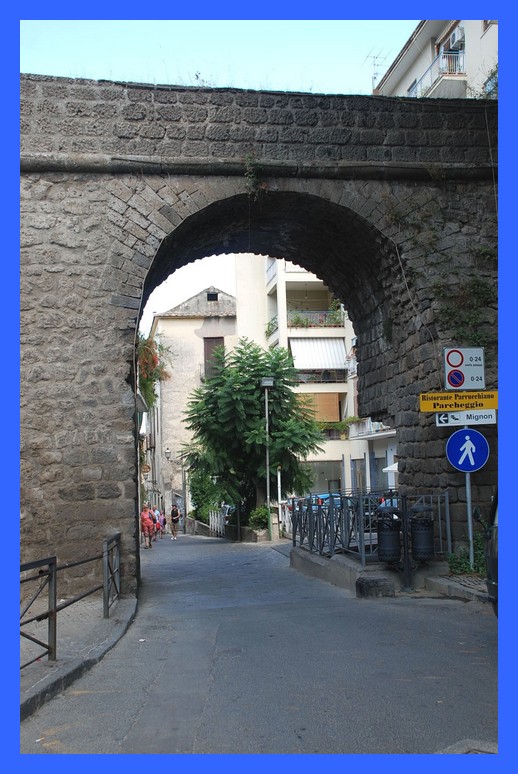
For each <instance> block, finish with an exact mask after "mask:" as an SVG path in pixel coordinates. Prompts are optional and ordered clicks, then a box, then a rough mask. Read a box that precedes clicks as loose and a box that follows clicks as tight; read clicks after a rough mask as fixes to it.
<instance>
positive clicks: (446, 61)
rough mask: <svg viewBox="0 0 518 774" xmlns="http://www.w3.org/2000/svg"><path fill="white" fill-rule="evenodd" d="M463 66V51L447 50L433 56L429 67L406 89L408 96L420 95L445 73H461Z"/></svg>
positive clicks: (462, 72) (428, 89)
mask: <svg viewBox="0 0 518 774" xmlns="http://www.w3.org/2000/svg"><path fill="white" fill-rule="evenodd" d="M465 72H466V70H465V67H464V51H448V53H440V54H439V55H438V56H436V57H435V59H434V60H433V62H432V64H431V65H430V67H429V68H428V69H427V70H426V71H425V73H424V74H423V75H422V76H421V78H419V80H418V81H416V82H415V83H414V84H413V85H412V86H411V87H410V89H409V90H408V96H409V97H422V96H423V95H424V94H426V93H427V92H429V91H430V89H431V88H432V86H434V84H435V83H437V81H438V80H439V79H440V78H442V77H443V76H445V75H461V74H464V73H465Z"/></svg>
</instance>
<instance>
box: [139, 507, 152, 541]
mask: <svg viewBox="0 0 518 774" xmlns="http://www.w3.org/2000/svg"><path fill="white" fill-rule="evenodd" d="M140 531H141V533H142V535H143V536H144V548H152V544H151V541H152V540H153V535H154V532H155V525H154V523H153V519H152V518H151V512H150V510H149V506H148V505H144V507H143V508H142V512H141V514H140Z"/></svg>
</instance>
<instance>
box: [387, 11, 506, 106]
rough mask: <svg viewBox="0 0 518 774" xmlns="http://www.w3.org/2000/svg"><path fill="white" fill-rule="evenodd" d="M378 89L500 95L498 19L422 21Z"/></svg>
mask: <svg viewBox="0 0 518 774" xmlns="http://www.w3.org/2000/svg"><path fill="white" fill-rule="evenodd" d="M373 93H374V94H375V95H380V96H384V97H428V98H440V97H446V98H452V99H453V98H475V97H494V96H497V95H498V21H497V20H496V19H478V20H476V19H442V20H441V19H425V20H423V21H421V22H420V23H419V24H418V25H417V27H416V29H415V30H414V32H413V34H412V35H411V37H410V38H409V39H408V41H407V43H406V44H405V46H404V47H403V48H402V49H401V51H400V52H399V54H398V55H397V57H396V59H395V60H394V62H393V63H392V64H391V65H390V67H389V68H388V70H387V72H386V73H385V75H384V76H383V77H382V79H381V80H380V81H379V83H378V84H377V85H376V87H375V88H374V92H373Z"/></svg>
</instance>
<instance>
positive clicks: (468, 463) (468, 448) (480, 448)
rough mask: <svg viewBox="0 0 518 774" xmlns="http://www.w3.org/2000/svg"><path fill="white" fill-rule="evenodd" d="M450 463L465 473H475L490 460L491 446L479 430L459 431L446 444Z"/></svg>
mask: <svg viewBox="0 0 518 774" xmlns="http://www.w3.org/2000/svg"><path fill="white" fill-rule="evenodd" d="M446 456H447V457H448V461H449V462H450V463H451V464H452V465H453V467H454V468H457V470H461V471H462V472H463V473H474V472H475V471H476V470H480V468H482V467H484V465H485V464H486V462H487V460H488V458H489V444H488V442H487V441H486V439H485V438H484V436H483V435H482V433H479V432H478V430H471V429H470V428H465V429H464V430H457V432H456V433H453V435H451V436H450V437H449V439H448V441H447V443H446Z"/></svg>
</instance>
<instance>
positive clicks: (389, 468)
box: [382, 462, 398, 473]
mask: <svg viewBox="0 0 518 774" xmlns="http://www.w3.org/2000/svg"><path fill="white" fill-rule="evenodd" d="M382 470H383V472H384V473H397V472H398V467H397V462H393V463H392V465H388V466H387V467H386V468H382Z"/></svg>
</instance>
